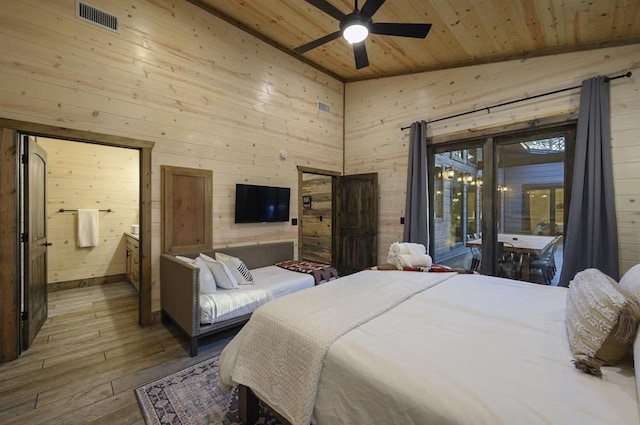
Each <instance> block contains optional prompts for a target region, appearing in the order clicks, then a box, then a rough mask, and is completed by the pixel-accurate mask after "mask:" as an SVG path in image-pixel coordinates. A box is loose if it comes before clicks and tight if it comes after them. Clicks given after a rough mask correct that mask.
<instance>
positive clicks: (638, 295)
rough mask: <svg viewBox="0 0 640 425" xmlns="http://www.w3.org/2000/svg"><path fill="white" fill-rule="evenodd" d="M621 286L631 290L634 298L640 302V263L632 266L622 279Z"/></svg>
mask: <svg viewBox="0 0 640 425" xmlns="http://www.w3.org/2000/svg"><path fill="white" fill-rule="evenodd" d="M620 286H622V287H623V288H624V289H626V290H627V291H629V292H631V295H632V296H633V299H634V300H636V302H638V303H640V264H636V265H635V266H633V267H631V268H630V269H629V270H627V272H626V273H625V274H624V276H622V279H620Z"/></svg>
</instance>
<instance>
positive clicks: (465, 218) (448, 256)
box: [432, 148, 482, 270]
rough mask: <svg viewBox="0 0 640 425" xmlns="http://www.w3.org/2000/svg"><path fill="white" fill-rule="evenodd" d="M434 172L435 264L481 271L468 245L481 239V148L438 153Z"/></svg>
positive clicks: (433, 254)
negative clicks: (475, 268) (474, 267)
mask: <svg viewBox="0 0 640 425" xmlns="http://www.w3.org/2000/svg"><path fill="white" fill-rule="evenodd" d="M434 170H435V172H434V176H433V178H434V179H435V180H434V185H433V187H434V192H435V193H434V194H433V196H432V202H433V213H434V239H435V240H434V252H433V253H432V256H433V257H434V261H436V262H437V263H438V264H444V265H448V266H451V267H460V268H467V269H469V268H472V266H477V267H478V270H479V265H480V264H479V261H480V257H479V256H478V255H476V257H477V258H476V260H477V261H475V262H474V258H473V253H472V250H471V249H470V246H469V245H468V242H469V241H471V240H475V239H478V240H479V239H480V238H481V228H482V203H481V199H482V149H481V148H468V149H458V150H450V151H446V152H440V153H436V154H435V164H434ZM479 250H480V246H479V245H478V249H477V250H474V251H476V253H477V252H479Z"/></svg>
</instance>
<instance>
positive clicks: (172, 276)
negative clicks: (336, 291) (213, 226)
mask: <svg viewBox="0 0 640 425" xmlns="http://www.w3.org/2000/svg"><path fill="white" fill-rule="evenodd" d="M293 249H294V247H293V242H278V243H267V244H258V245H250V246H240V247H232V248H217V249H214V250H210V251H203V252H202V254H205V255H206V256H209V257H211V258H213V257H215V255H216V252H217V253H224V254H227V255H230V256H233V257H237V258H239V259H241V260H242V261H243V262H244V264H245V265H246V267H247V268H248V269H249V270H250V271H251V273H252V274H253V277H254V280H255V283H254V284H253V285H240V286H239V287H238V288H237V289H234V290H224V289H218V290H217V291H216V292H215V293H213V294H202V293H201V290H200V289H201V282H200V269H199V268H198V266H195V265H192V264H188V263H187V262H185V261H182V260H180V259H179V258H178V257H176V256H173V255H167V254H164V255H162V256H161V257H160V291H161V292H160V302H161V305H162V321H163V323H167V322H168V321H169V320H171V321H173V322H174V323H175V324H176V325H177V326H178V327H179V328H180V329H182V331H184V332H185V333H186V334H187V335H188V336H189V338H190V339H191V348H190V354H191V356H196V355H197V354H198V339H200V338H202V337H205V336H207V335H211V334H214V333H217V332H220V331H223V330H225V329H229V328H231V327H234V326H238V325H240V324H243V323H245V322H246V321H247V320H249V317H250V316H251V314H252V313H253V311H254V310H255V309H256V308H258V307H259V306H260V305H262V304H264V303H266V302H267V301H269V300H271V299H274V298H278V297H281V296H283V295H286V294H288V293H291V292H295V291H299V290H301V289H305V288H309V287H313V286H314V284H315V282H314V278H313V276H311V275H310V274H306V273H297V272H294V271H290V270H285V269H284V268H281V267H276V266H274V264H275V263H278V262H282V261H287V260H292V259H293ZM200 254H201V253H199V252H194V253H187V254H181V256H182V257H188V258H196V257H198V256H199V255H200Z"/></svg>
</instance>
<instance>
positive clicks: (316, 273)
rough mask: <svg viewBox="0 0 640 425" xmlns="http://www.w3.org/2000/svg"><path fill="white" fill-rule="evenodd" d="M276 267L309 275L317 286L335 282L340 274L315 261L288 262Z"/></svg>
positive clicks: (280, 263)
mask: <svg viewBox="0 0 640 425" xmlns="http://www.w3.org/2000/svg"><path fill="white" fill-rule="evenodd" d="M276 266H278V267H282V268H283V269H287V270H291V271H294V272H299V273H307V274H310V275H312V276H313V278H314V279H315V281H316V285H319V284H321V283H325V282H328V281H330V280H334V279H335V278H337V277H338V272H337V270H336V269H334V268H333V267H331V266H328V265H326V264H320V263H314V262H313V261H299V260H288V261H281V262H279V263H276Z"/></svg>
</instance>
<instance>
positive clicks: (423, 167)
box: [403, 121, 429, 250]
mask: <svg viewBox="0 0 640 425" xmlns="http://www.w3.org/2000/svg"><path fill="white" fill-rule="evenodd" d="M403 240H404V242H415V243H421V244H423V245H424V246H425V247H426V248H427V250H428V249H429V188H428V187H427V122H426V121H420V122H414V123H413V124H411V133H410V134H409V167H408V169H407V201H406V205H405V216H404V235H403Z"/></svg>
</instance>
